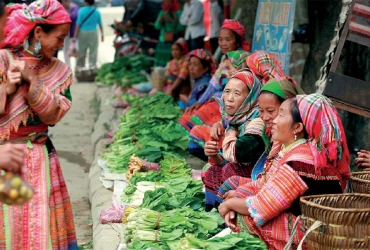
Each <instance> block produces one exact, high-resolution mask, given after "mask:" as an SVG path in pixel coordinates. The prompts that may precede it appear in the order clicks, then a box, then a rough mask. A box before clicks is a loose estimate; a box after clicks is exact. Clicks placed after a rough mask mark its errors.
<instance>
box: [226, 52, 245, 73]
mask: <svg viewBox="0 0 370 250" xmlns="http://www.w3.org/2000/svg"><path fill="white" fill-rule="evenodd" d="M249 55H250V53H249V52H246V51H244V50H235V51H230V52H227V53H226V58H228V59H229V60H230V62H231V64H232V65H233V66H234V68H236V69H242V68H245V67H246V66H247V63H246V59H247V58H248V56H249Z"/></svg>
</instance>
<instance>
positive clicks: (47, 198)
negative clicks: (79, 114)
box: [0, 0, 77, 250]
mask: <svg viewBox="0 0 370 250" xmlns="http://www.w3.org/2000/svg"><path fill="white" fill-rule="evenodd" d="M7 14H8V20H7V23H6V26H5V28H4V35H5V40H3V41H2V43H1V45H2V48H3V49H1V50H0V58H1V60H0V69H1V71H2V73H1V76H2V84H4V83H5V82H7V84H6V85H7V94H8V95H7V100H6V105H7V107H8V109H7V111H6V112H4V113H2V114H1V115H0V138H1V140H2V141H3V142H14V143H17V144H19V145H21V146H22V148H23V149H24V151H25V152H26V156H25V157H24V161H23V163H24V169H25V171H24V173H23V174H22V178H24V179H25V181H27V182H28V183H29V184H30V185H31V186H32V187H33V189H34V197H33V199H31V200H30V201H29V202H28V203H26V204H24V205H22V206H7V205H5V204H1V205H0V218H1V220H0V221H1V222H0V239H1V240H0V249H19V248H20V247H21V248H22V249H40V250H41V249H77V242H76V234H75V228H74V223H73V214H72V207H71V202H70V199H69V194H68V191H67V187H66V183H65V181H64V179H63V174H62V169H61V166H60V163H59V160H58V157H57V154H56V151H55V149H54V147H53V144H52V143H51V141H50V139H49V138H48V136H47V132H48V126H54V125H55V124H57V123H58V122H59V121H60V120H61V119H62V118H63V116H64V115H65V114H66V113H67V111H68V110H69V109H70V108H71V100H72V99H71V92H70V85H71V84H72V81H73V76H72V71H71V69H70V68H69V67H68V66H67V65H66V64H64V63H63V62H61V61H59V60H58V59H56V58H53V55H54V53H55V51H56V50H58V49H60V48H62V47H63V42H64V38H65V37H66V36H68V35H69V31H70V22H71V20H70V18H69V15H68V13H67V12H66V11H65V9H64V8H63V6H62V5H61V4H60V3H59V2H58V1H57V0H40V1H36V2H33V3H31V4H30V5H29V6H27V5H25V4H24V5H19V4H14V5H11V6H8V7H7ZM25 173H27V174H25Z"/></svg>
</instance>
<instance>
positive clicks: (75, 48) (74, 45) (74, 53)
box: [67, 41, 78, 57]
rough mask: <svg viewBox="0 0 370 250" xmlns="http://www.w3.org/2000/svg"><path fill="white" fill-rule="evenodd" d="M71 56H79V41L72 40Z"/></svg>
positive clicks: (70, 46)
mask: <svg viewBox="0 0 370 250" xmlns="http://www.w3.org/2000/svg"><path fill="white" fill-rule="evenodd" d="M67 54H68V56H69V57H78V42H77V41H75V42H74V41H71V42H70V44H69V48H68V53H67Z"/></svg>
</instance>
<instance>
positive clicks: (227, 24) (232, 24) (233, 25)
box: [221, 19, 251, 52]
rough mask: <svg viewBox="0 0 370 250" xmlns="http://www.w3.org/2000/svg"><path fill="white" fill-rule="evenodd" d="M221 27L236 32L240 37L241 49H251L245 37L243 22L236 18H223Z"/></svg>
mask: <svg viewBox="0 0 370 250" xmlns="http://www.w3.org/2000/svg"><path fill="white" fill-rule="evenodd" d="M221 28H224V29H229V30H232V31H234V32H235V33H237V34H238V35H239V36H240V37H241V38H242V49H243V50H244V51H248V52H250V51H251V45H250V44H249V43H248V41H247V39H245V28H244V26H243V24H241V23H240V22H239V21H236V20H232V19H225V21H224V22H223V24H222V26H221Z"/></svg>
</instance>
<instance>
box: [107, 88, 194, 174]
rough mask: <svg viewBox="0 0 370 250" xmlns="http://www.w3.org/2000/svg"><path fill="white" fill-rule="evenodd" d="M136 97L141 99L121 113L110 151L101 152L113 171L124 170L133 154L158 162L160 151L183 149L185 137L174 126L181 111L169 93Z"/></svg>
mask: <svg viewBox="0 0 370 250" xmlns="http://www.w3.org/2000/svg"><path fill="white" fill-rule="evenodd" d="M138 98H140V97H138ZM138 98H136V99H135V100H140V101H138V102H137V103H135V105H133V107H132V108H131V109H130V110H128V111H127V113H126V114H125V115H123V116H122V117H121V123H120V125H119V129H118V131H117V132H116V133H115V135H114V137H113V140H114V142H113V143H112V144H111V145H110V146H109V148H110V151H109V152H108V153H105V154H103V155H102V156H103V158H105V159H106V160H107V166H108V168H110V170H111V171H112V172H116V173H126V172H127V171H128V169H127V164H128V163H129V161H130V157H131V155H132V154H136V155H137V156H138V157H140V158H141V159H146V160H147V161H149V162H155V163H158V162H159V161H160V160H161V159H162V158H163V156H164V155H163V152H173V153H176V154H179V155H184V154H185V152H186V151H185V150H186V147H187V143H188V139H187V137H186V136H184V135H183V134H182V133H179V131H178V130H177V129H176V123H177V121H178V119H179V117H180V115H181V111H180V109H179V107H178V106H176V105H175V103H174V102H173V100H172V97H171V96H168V95H165V94H163V93H156V94H154V95H151V96H145V97H143V98H140V99H138Z"/></svg>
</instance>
